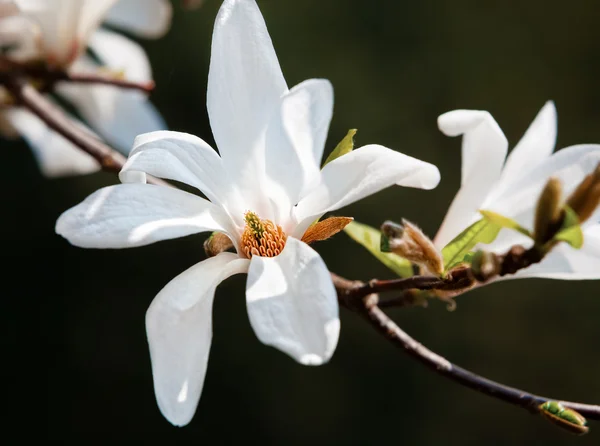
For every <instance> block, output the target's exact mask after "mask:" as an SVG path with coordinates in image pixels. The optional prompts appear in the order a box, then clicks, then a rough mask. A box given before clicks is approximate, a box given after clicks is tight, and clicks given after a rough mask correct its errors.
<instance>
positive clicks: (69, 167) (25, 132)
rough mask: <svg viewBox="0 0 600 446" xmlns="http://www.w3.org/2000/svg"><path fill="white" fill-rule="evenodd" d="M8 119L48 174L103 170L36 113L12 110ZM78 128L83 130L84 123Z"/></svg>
mask: <svg viewBox="0 0 600 446" xmlns="http://www.w3.org/2000/svg"><path fill="white" fill-rule="evenodd" d="M4 116H5V117H6V118H7V119H8V121H9V122H10V124H11V125H12V126H13V127H14V128H15V129H16V130H17V131H18V132H19V134H20V135H21V136H22V137H23V138H24V139H25V140H26V141H27V143H28V144H29V145H30V147H31V149H32V150H33V153H34V155H35V157H36V159H37V162H38V163H39V166H40V170H41V171H42V173H43V174H44V175H46V176H48V177H60V176H67V175H83V174H87V173H91V172H96V171H98V170H100V165H99V164H98V162H97V161H96V160H95V159H94V158H92V157H91V156H90V155H88V154H87V153H85V152H84V151H82V150H81V149H79V148H78V147H75V146H74V145H73V144H72V143H71V142H69V141H67V140H66V139H65V138H64V137H63V136H61V135H59V134H58V133H56V132H54V131H52V130H50V129H49V128H48V127H47V126H46V124H44V123H43V122H42V121H41V120H40V119H39V118H38V117H37V116H35V115H34V114H32V113H30V112H28V111H26V110H24V109H20V108H11V109H9V110H7V111H6V112H5V114H4ZM78 125H80V126H81V127H83V125H82V124H80V123H78Z"/></svg>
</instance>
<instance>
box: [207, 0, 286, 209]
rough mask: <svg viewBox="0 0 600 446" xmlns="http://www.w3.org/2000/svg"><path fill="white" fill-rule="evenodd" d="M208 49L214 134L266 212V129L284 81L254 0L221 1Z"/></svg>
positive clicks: (244, 187) (254, 203) (253, 201)
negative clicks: (262, 195) (262, 196)
mask: <svg viewBox="0 0 600 446" xmlns="http://www.w3.org/2000/svg"><path fill="white" fill-rule="evenodd" d="M211 51H212V52H211V60H210V70H209V74H208V91H207V107H208V114H209V118H210V125H211V128H212V131H213V135H214V137H215V141H216V143H217V147H218V148H219V152H220V153H221V157H222V158H223V162H224V163H225V166H226V167H227V169H228V170H229V172H230V175H231V177H232V178H234V179H235V180H236V182H237V184H238V185H239V187H240V190H241V191H242V192H243V193H246V192H247V193H246V195H247V199H246V201H248V205H249V207H250V208H251V209H252V210H254V211H255V212H257V213H258V214H260V215H261V216H262V215H265V214H268V213H269V210H268V209H265V204H264V203H263V201H264V200H260V196H261V191H263V190H265V188H264V187H263V184H264V181H265V178H264V177H265V152H264V148H265V134H266V130H267V126H268V124H269V121H270V119H271V115H272V113H274V111H275V110H276V109H277V107H278V106H279V103H280V97H281V95H282V94H284V93H285V92H287V86H286V83H285V79H284V78H283V74H282V72H281V68H280V67H279V61H278V60H277V56H276V55H275V50H274V48H273V45H272V43H271V38H270V37H269V33H268V31H267V28H266V25H265V22H264V20H263V17H262V15H261V13H260V10H259V9H258V6H257V5H256V2H255V1H254V0H226V1H225V2H224V3H223V5H222V6H221V9H220V11H219V15H218V16H217V20H216V22H215V28H214V32H213V40H212V50H211ZM265 216H266V215H265ZM263 218H264V217H263ZM266 218H269V217H266Z"/></svg>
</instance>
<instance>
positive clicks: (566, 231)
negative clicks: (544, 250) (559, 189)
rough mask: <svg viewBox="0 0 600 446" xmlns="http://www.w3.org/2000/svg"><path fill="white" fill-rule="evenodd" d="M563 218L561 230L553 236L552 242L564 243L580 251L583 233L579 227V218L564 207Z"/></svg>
mask: <svg viewBox="0 0 600 446" xmlns="http://www.w3.org/2000/svg"><path fill="white" fill-rule="evenodd" d="M564 210H565V218H564V220H563V224H562V228H561V229H560V231H558V233H557V234H556V235H555V236H554V240H558V241H561V242H566V243H568V244H569V245H571V246H572V247H573V248H575V249H580V248H581V247H582V246H583V231H582V230H581V226H580V225H579V217H578V216H577V214H576V213H575V211H574V210H573V209H571V208H570V207H569V206H565V207H564Z"/></svg>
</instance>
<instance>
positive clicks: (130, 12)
mask: <svg viewBox="0 0 600 446" xmlns="http://www.w3.org/2000/svg"><path fill="white" fill-rule="evenodd" d="M172 15H173V8H172V7H171V2H170V1H168V0H119V1H118V2H117V3H116V4H115V5H114V6H113V7H112V8H111V9H110V11H108V14H107V16H106V18H105V21H106V22H107V23H108V24H110V25H113V26H116V27H118V28H122V29H124V30H126V31H130V32H131V33H133V34H135V35H137V36H139V37H145V38H149V39H152V38H158V37H161V36H163V35H164V34H165V33H166V32H167V31H168V30H169V26H170V25H171V16H172Z"/></svg>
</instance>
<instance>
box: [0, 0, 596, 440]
mask: <svg viewBox="0 0 600 446" xmlns="http://www.w3.org/2000/svg"><path fill="white" fill-rule="evenodd" d="M492 3H494V4H492ZM259 4H260V6H261V8H262V11H263V13H264V16H265V19H266V21H267V24H268V26H269V30H270V33H271V36H272V38H273V41H274V45H275V48H276V50H277V53H278V55H279V59H280V62H281V65H282V68H283V71H284V74H285V76H286V78H287V81H288V84H289V85H290V86H291V85H294V84H296V83H298V82H300V81H302V80H304V79H307V78H311V77H324V78H328V79H330V80H331V81H332V83H333V85H334V88H335V98H336V105H335V114H334V118H333V122H332V125H331V129H330V136H329V139H328V144H327V148H326V153H327V152H328V151H330V150H331V149H332V147H333V146H334V145H335V144H336V143H337V141H338V140H339V139H341V137H342V136H343V135H344V134H345V132H346V130H347V129H349V128H358V129H359V133H358V135H357V138H356V139H357V143H358V144H359V145H363V144H367V143H372V142H373V143H375V142H376V143H380V144H384V145H386V146H388V147H391V148H394V149H397V150H399V151H402V152H404V153H407V154H410V155H413V156H416V157H418V158H421V159H423V160H426V161H429V162H432V163H434V164H436V165H437V166H439V168H440V170H441V172H442V182H441V184H440V186H439V187H438V188H437V189H436V190H434V191H431V192H424V191H415V190H410V189H404V188H399V187H395V188H390V189H388V190H386V191H384V192H381V193H379V194H377V195H376V196H374V197H371V198H370V199H368V200H364V201H362V202H360V203H357V204H354V205H352V206H349V207H348V208H347V209H345V210H344V211H343V214H344V215H352V216H354V217H355V218H356V219H357V220H359V221H362V222H366V223H370V224H372V225H378V224H380V223H381V222H382V221H383V220H385V219H395V220H399V219H400V218H402V217H406V218H409V219H411V220H412V221H414V222H417V223H418V224H419V225H421V226H422V227H423V229H424V230H425V231H426V232H427V233H428V234H430V235H434V233H435V231H436V229H437V226H438V225H439V222H440V221H441V218H442V217H443V215H444V213H445V210H446V208H447V206H448V204H449V202H450V200H451V199H452V197H453V196H454V194H455V192H456V190H457V188H458V185H459V176H460V175H459V172H460V141H459V140H458V139H450V138H447V137H445V136H443V135H442V134H441V133H440V132H439V131H438V130H437V126H436V118H437V116H438V115H439V114H441V113H443V112H445V111H448V110H452V109H455V108H478V109H486V110H489V111H490V112H491V113H492V114H493V116H494V117H495V118H496V119H497V121H498V122H499V124H500V126H501V127H502V128H503V130H504V131H505V133H506V135H507V137H508V139H509V141H510V142H511V146H512V145H514V143H516V142H517V141H518V139H519V138H520V136H521V135H522V133H523V132H524V131H525V129H526V128H527V126H528V124H529V123H530V122H531V120H532V119H533V118H534V116H535V114H536V113H537V111H538V110H539V109H540V108H541V107H542V105H543V104H544V102H545V101H546V100H548V99H553V100H554V101H555V102H556V105H557V108H558V114H559V136H558V146H559V147H565V146H568V145H571V144H576V143H586V142H599V143H600V126H599V123H600V84H599V82H598V80H599V79H600V61H599V59H598V55H599V54H600V28H599V27H598V23H599V21H600V6H598V3H597V0H587V1H570V2H563V1H543V0H529V1H527V2H521V1H516V0H509V1H503V2H481V1H475V0H472V1H468V0H455V1H452V2H441V1H438V2H436V1H419V2H417V1H411V2H409V1H403V0H370V1H365V0H318V1H317V0H304V1H294V2H292V1H282V0H279V1H276V0H262V1H259ZM219 5H220V2H219V1H217V0H207V2H206V5H205V6H204V7H203V8H201V9H200V10H198V11H196V12H191V13H185V12H183V11H182V10H181V9H180V8H179V2H177V8H176V12H175V17H174V22H173V27H172V29H171V31H170V33H169V34H168V35H167V36H166V37H165V38H164V39H162V40H159V41H152V42H144V46H145V47H146V48H147V50H148V53H149V56H150V59H151V60H152V63H153V67H154V71H155V79H156V81H157V85H158V87H157V89H156V91H155V93H154V94H153V101H154V102H155V104H156V105H157V106H158V108H159V109H160V110H161V111H162V113H163V115H164V116H165V118H166V120H167V122H168V123H169V126H170V128H171V129H173V130H179V131H186V132H189V133H193V134H196V135H199V136H200V137H202V138H203V139H205V140H207V141H209V142H211V143H212V135H211V132H210V128H209V125H208V119H207V115H206V109H205V99H206V80H207V73H208V62H209V56H210V51H209V50H210V38H211V33H212V26H213V21H214V18H215V15H216V12H217V9H218V7H219ZM1 144H2V162H3V167H4V169H3V174H2V177H1V178H0V193H1V194H2V195H1V198H0V199H1V200H2V203H3V206H2V213H3V215H2V220H1V221H2V226H1V228H0V229H1V232H0V233H1V234H2V240H1V242H2V245H1V247H2V258H3V266H2V276H1V277H2V284H3V293H2V296H3V299H2V310H1V312H2V313H1V314H2V317H3V321H2V324H1V326H2V343H3V350H4V352H5V354H4V359H3V361H2V369H3V373H4V374H5V375H6V377H5V379H4V381H5V383H6V389H5V397H4V408H5V409H9V410H8V412H9V413H10V416H8V417H6V416H5V417H4V422H3V424H4V425H5V428H6V429H8V431H7V432H11V431H12V428H15V430H16V429H17V427H18V429H19V430H18V432H19V433H20V437H19V438H21V439H23V438H24V436H25V437H26V436H28V435H36V436H37V435H43V436H45V437H47V438H49V439H53V440H55V441H57V442H58V443H71V442H77V443H79V444H88V443H90V442H92V441H98V442H100V441H101V442H102V443H106V444H109V442H110V443H126V444H155V443H156V444H160V443H159V442H163V441H167V442H168V443H167V444H178V443H181V444H227V443H236V444H244V443H248V444H254V443H255V442H256V443H259V442H260V443H262V444H344V445H353V444H407V445H413V444H415V445H435V444H442V443H443V444H460V445H484V444H507V445H508V444H510V445H515V444H540V443H542V442H545V443H547V444H553V445H566V444H581V445H592V444H596V445H597V444H599V443H600V440H599V439H600V424H598V423H592V424H591V433H590V434H589V435H588V436H587V437H582V438H576V437H573V436H571V435H570V434H567V433H564V432H562V431H561V430H559V429H557V428H555V427H554V426H552V425H550V424H549V423H547V422H546V421H544V420H543V419H541V418H540V417H536V416H532V415H530V414H528V413H527V412H525V411H523V410H521V409H517V408H515V407H512V406H510V405H507V404H505V403H503V402H500V401H496V400H493V399H490V398H488V397H486V396H483V395H480V394H478V393H475V392H473V391H471V390H467V389H465V388H462V387H460V386H458V385H457V384H455V383H453V382H450V381H447V380H445V379H444V378H441V377H439V376H437V375H435V374H434V373H432V372H431V371H429V370H428V369H426V368H424V367H423V366H422V365H420V364H418V363H416V362H414V361H413V360H411V359H410V358H409V357H407V356H406V355H404V354H403V352H402V351H400V350H396V349H394V348H393V347H392V346H390V345H389V344H387V343H386V342H384V341H382V339H381V338H380V337H379V336H378V335H377V334H376V333H375V332H374V331H373V330H372V329H371V328H370V327H369V326H367V325H366V324H365V323H364V322H363V321H362V320H360V319H359V318H358V317H357V316H356V315H354V314H352V313H350V312H349V311H346V310H342V311H341V320H342V332H341V338H340V342H339V346H338V348H337V351H336V353H335V355H334V357H333V359H332V360H331V362H330V363H329V364H327V365H326V366H323V367H318V368H307V367H303V366H300V365H298V364H296V363H295V362H294V361H293V360H291V359H290V358H288V357H287V356H285V355H283V354H282V353H280V352H278V351H276V350H274V349H272V348H269V347H265V346H264V345H262V344H261V343H260V342H258V341H257V339H256V338H255V336H254V334H253V332H252V330H251V328H250V326H249V324H248V321H247V316H246V313H245V305H244V296H243V290H244V284H245V277H244V276H236V277H234V278H232V279H230V280H228V281H227V282H226V283H224V284H223V285H222V286H221V287H220V288H219V290H218V292H217V299H216V301H215V308H214V342H213V346H212V351H211V356H210V362H209V367H208V374H207V376H206V385H205V389H204V393H203V395H202V398H201V401H200V404H199V406H198V410H197V412H196V415H195V417H194V419H193V420H192V422H191V423H190V425H188V426H187V427H185V428H182V429H180V428H175V427H172V426H171V425H170V424H169V423H168V422H167V421H166V420H165V419H164V418H163V417H162V416H161V415H160V413H159V411H158V409H157V406H156V403H155V400H154V394H153V389H152V378H151V372H150V362H149V357H148V352H147V344H146V339H145V331H144V313H145V311H146V308H147V307H148V305H149V304H150V302H151V300H152V298H153V297H154V296H155V295H156V294H157V293H158V291H159V290H160V289H161V288H162V287H163V286H164V285H165V284H166V283H167V282H168V281H169V280H171V279H172V278H173V277H175V276H176V275H177V274H179V273H180V272H182V271H184V270H185V269H186V268H188V267H189V266H191V265H192V264H194V263H195V262H198V261H200V260H201V259H202V258H203V256H204V254H203V251H202V241H203V239H204V237H205V236H204V235H198V236H192V237H187V238H184V239H178V240H173V241H165V242H161V243H158V244H155V245H153V246H148V247H143V248H136V249H132V250H115V251H97V250H84V249H79V248H74V247H71V246H70V245H69V244H68V243H67V242H66V241H65V240H63V239H62V238H60V237H58V236H56V235H55V234H54V222H55V220H56V218H57V217H58V215H59V214H60V213H61V212H62V211H64V210H65V209H67V208H69V207H71V206H73V205H75V204H77V203H79V202H80V201H81V200H82V199H83V198H85V197H86V196H87V195H88V194H89V193H91V192H93V191H94V190H96V189H97V188H99V187H101V186H104V185H108V184H113V183H114V182H115V181H116V178H115V177H114V176H112V175H109V174H105V173H99V174H95V175H91V176H86V177H79V178H72V179H61V180H46V179H44V178H42V177H41V176H40V174H39V173H38V171H37V167H36V165H35V162H34V160H33V158H32V155H31V153H30V152H29V150H28V149H27V148H26V146H25V145H24V144H22V143H15V144H9V143H6V142H2V143H1ZM317 248H318V250H319V251H320V253H321V254H322V256H323V258H324V259H325V261H326V262H327V264H328V266H329V267H330V269H331V270H333V271H336V272H338V273H340V274H342V275H344V276H346V277H351V278H356V279H365V280H366V279H370V278H373V277H377V278H386V277H391V273H390V272H389V271H387V270H386V268H385V267H383V266H382V265H380V264H378V263H377V262H376V261H375V260H374V259H373V258H372V257H370V256H369V255H368V254H367V253H366V252H365V251H363V249H362V248H361V247H359V246H357V245H354V244H353V243H352V242H351V241H349V239H348V238H347V237H346V236H345V235H344V234H341V235H339V236H337V237H335V238H334V239H331V240H329V241H327V242H324V243H322V244H320V245H319V246H318V247H317ZM599 290H600V284H599V283H597V282H572V283H568V282H561V281H542V280H527V281H513V282H510V283H502V284H496V285H493V286H489V287H485V288H483V289H480V290H478V291H475V292H471V293H468V294H466V295H464V296H462V297H460V298H459V299H458V308H457V310H456V311H455V312H448V311H447V310H446V307H445V305H444V304H442V303H436V302H433V303H432V305H430V307H429V308H427V309H411V310H396V311H395V312H394V313H393V316H394V317H395V319H396V320H397V321H398V322H399V324H401V326H402V327H403V328H404V329H405V330H407V331H408V332H409V333H410V334H412V335H414V336H415V337H416V338H417V339H419V340H420V341H422V342H423V343H424V344H425V345H427V346H429V347H431V348H432V349H434V350H435V351H437V352H439V353H441V354H443V355H445V356H446V357H447V358H449V359H450V360H452V361H454V362H456V363H457V364H459V365H461V366H463V367H466V368H469V369H471V370H473V371H475V372H478V373H481V374H483V375H485V376H488V377H490V378H492V379H495V380H498V381H501V382H504V383H506V384H510V385H513V386H516V387H521V388H524V389H527V390H529V391H532V392H536V393H541V394H545V395H549V396H553V397H555V398H563V399H573V400H582V401H585V402H596V403H600V382H599V381H598V376H600V355H599V354H598V339H599V337H600V327H599V324H598V320H599V318H600V296H599V295H598V294H599ZM22 423H23V425H24V427H25V429H26V430H23V427H22ZM7 435H8V434H7ZM184 442H185V443H184Z"/></svg>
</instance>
